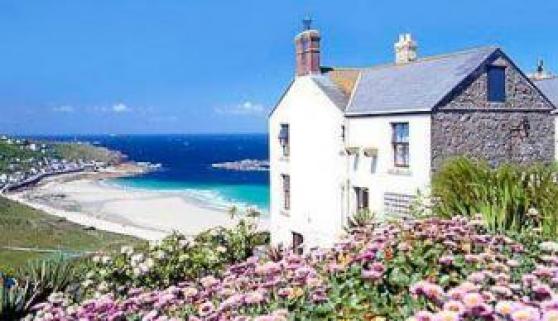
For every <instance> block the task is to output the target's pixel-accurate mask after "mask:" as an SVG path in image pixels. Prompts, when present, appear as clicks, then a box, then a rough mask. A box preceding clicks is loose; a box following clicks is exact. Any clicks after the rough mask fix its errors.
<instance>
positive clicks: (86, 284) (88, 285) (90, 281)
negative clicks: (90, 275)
mask: <svg viewBox="0 0 558 321" xmlns="http://www.w3.org/2000/svg"><path fill="white" fill-rule="evenodd" d="M92 284H93V281H92V280H89V279H87V280H85V281H83V282H82V283H81V285H83V287H84V288H88V287H90V286H91V285H92Z"/></svg>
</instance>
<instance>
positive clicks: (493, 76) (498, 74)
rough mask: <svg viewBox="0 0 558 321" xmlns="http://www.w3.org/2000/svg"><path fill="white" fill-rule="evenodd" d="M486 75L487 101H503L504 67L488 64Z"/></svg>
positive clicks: (504, 85) (504, 96)
mask: <svg viewBox="0 0 558 321" xmlns="http://www.w3.org/2000/svg"><path fill="white" fill-rule="evenodd" d="M487 75H488V88H487V92H488V101H490V102H505V101H506V69H505V68H504V67H499V66H490V67H488V71H487Z"/></svg>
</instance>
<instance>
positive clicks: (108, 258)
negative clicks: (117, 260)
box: [101, 255, 110, 264]
mask: <svg viewBox="0 0 558 321" xmlns="http://www.w3.org/2000/svg"><path fill="white" fill-rule="evenodd" d="M101 262H102V263H103V264H107V263H109V262H110V256H107V255H105V256H103V257H102V258H101Z"/></svg>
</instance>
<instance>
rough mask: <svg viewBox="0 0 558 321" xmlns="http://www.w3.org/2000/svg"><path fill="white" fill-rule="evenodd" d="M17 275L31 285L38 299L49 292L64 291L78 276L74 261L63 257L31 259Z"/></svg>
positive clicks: (43, 298) (44, 297) (40, 299)
mask: <svg viewBox="0 0 558 321" xmlns="http://www.w3.org/2000/svg"><path fill="white" fill-rule="evenodd" d="M17 275H18V278H19V279H23V280H26V281H29V282H30V283H31V284H32V285H33V288H34V291H35V292H36V294H37V300H38V301H42V300H45V299H46V298H47V297H48V296H49V295H50V294H51V293H55V292H65V291H66V290H67V289H68V287H69V286H70V285H72V284H75V283H76V282H77V278H78V276H77V269H76V265H75V264H74V262H73V261H71V260H67V259H64V258H63V257H58V258H56V259H52V260H40V261H32V262H30V263H29V264H28V265H27V266H25V267H24V268H22V269H20V270H19V271H18V273H17Z"/></svg>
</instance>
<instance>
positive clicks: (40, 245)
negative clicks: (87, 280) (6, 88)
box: [0, 197, 143, 272]
mask: <svg viewBox="0 0 558 321" xmlns="http://www.w3.org/2000/svg"><path fill="white" fill-rule="evenodd" d="M138 243H143V241H140V240H139V239H137V238H134V237H130V236H124V235H119V234H115V233H110V232H104V231H99V230H86V229H84V228H83V227H82V226H80V225H78V224H74V223H71V222H68V221H67V220H65V219H63V218H59V217H55V216H51V215H48V214H46V213H44V212H42V211H38V210H35V209H33V208H30V207H28V206H25V205H21V204H19V203H16V202H13V201H10V200H8V199H6V198H3V197H0V271H4V272H11V271H14V270H15V269H18V268H20V267H21V266H23V265H25V264H26V263H28V262H29V261H31V260H34V259H39V258H47V257H49V256H56V255H59V253H56V252H54V253H42V252H34V251H19V250H13V249H6V248H5V247H18V248H19V247H21V248H34V249H40V250H59V251H61V252H62V253H66V254H68V253H71V254H79V253H86V252H90V251H97V250H101V249H102V250H112V249H118V248H120V246H122V245H124V244H138Z"/></svg>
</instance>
